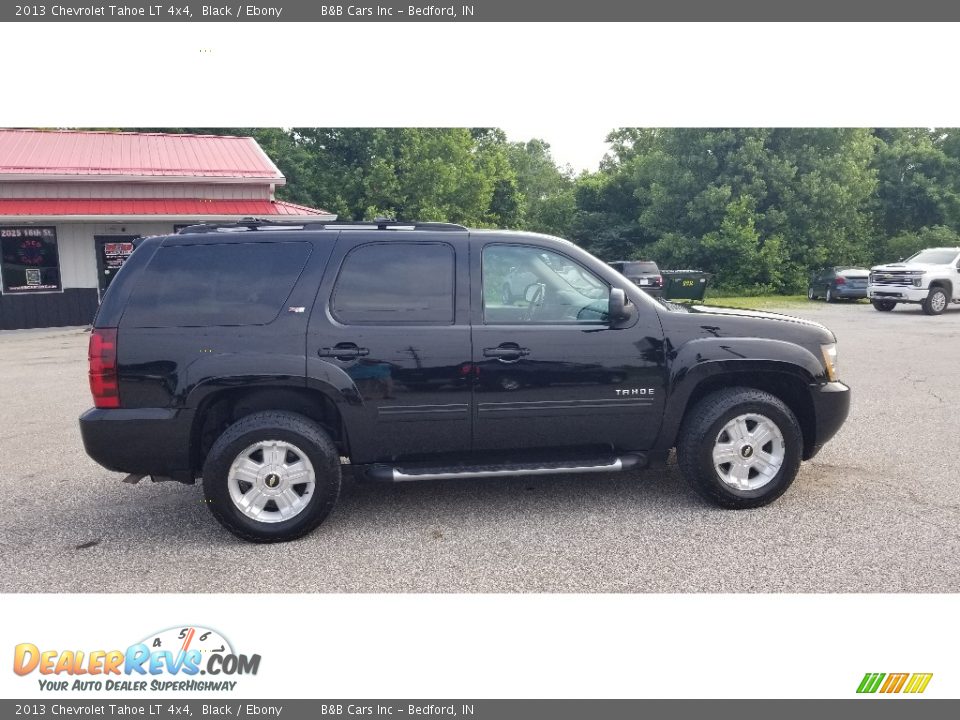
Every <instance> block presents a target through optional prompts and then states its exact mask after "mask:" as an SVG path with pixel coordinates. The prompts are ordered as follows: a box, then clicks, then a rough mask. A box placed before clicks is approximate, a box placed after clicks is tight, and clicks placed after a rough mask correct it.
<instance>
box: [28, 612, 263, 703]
mask: <svg viewBox="0 0 960 720" xmlns="http://www.w3.org/2000/svg"><path fill="white" fill-rule="evenodd" d="M259 669H260V655H257V654H254V655H245V654H241V653H237V652H235V651H234V649H233V645H231V643H230V641H229V640H227V639H226V638H225V637H224V636H223V635H221V634H220V633H218V632H217V631H216V630H211V629H210V628H205V627H199V626H186V627H173V628H168V629H166V630H161V631H160V632H156V633H151V634H150V635H148V636H147V637H145V638H144V639H143V640H140V641H139V642H135V643H133V644H131V645H129V646H127V648H126V649H125V650H99V649H95V650H51V649H46V648H40V647H37V646H36V645H34V644H33V643H20V644H19V645H17V646H16V647H15V648H14V651H13V671H14V672H15V673H16V674H17V675H20V676H30V675H33V674H35V673H36V674H37V675H39V677H37V682H38V683H39V685H40V689H41V690H44V691H52V692H57V691H59V692H64V691H67V692H69V691H84V690H92V691H98V692H102V691H109V692H144V691H151V692H155V691H158V690H173V691H179V692H182V691H191V690H197V691H203V692H210V691H232V690H235V689H236V686H237V683H238V680H235V679H234V678H236V677H238V676H244V675H256V674H257V671H258V670H259ZM200 676H203V677H202V679H201V677H200Z"/></svg>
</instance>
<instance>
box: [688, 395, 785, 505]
mask: <svg viewBox="0 0 960 720" xmlns="http://www.w3.org/2000/svg"><path fill="white" fill-rule="evenodd" d="M802 447H803V434H802V433H801V431H800V426H799V424H798V423H797V419H796V417H795V416H794V414H793V413H792V412H791V411H790V408H788V407H787V406H786V405H785V404H784V403H783V402H782V401H781V400H780V399H778V398H777V397H775V396H773V395H771V394H770V393H767V392H763V391H761V390H755V389H753V388H746V387H733V388H726V389H724V390H718V391H717V392H714V393H711V394H710V395H708V396H706V397H705V398H703V399H702V400H701V401H700V402H698V403H697V404H696V405H695V406H694V407H693V408H692V409H691V410H690V411H689V412H688V413H687V415H686V417H685V419H684V422H683V427H682V428H681V430H680V440H679V442H678V443H677V457H678V461H679V464H680V470H681V471H682V472H683V475H684V477H685V478H686V479H687V482H689V483H690V485H691V486H692V487H693V489H694V490H695V491H696V492H697V493H699V494H700V495H701V496H702V497H704V498H706V499H707V500H709V501H710V502H712V503H714V504H716V505H720V506H721V507H725V508H732V509H745V508H755V507H760V506H762V505H767V504H768V503H771V502H773V501H774V500H776V499H777V498H778V497H780V496H781V495H783V493H784V492H786V490H787V488H788V487H790V484H791V483H792V482H793V480H794V478H795V477H796V476H797V472H798V470H799V469H800V459H801V455H802Z"/></svg>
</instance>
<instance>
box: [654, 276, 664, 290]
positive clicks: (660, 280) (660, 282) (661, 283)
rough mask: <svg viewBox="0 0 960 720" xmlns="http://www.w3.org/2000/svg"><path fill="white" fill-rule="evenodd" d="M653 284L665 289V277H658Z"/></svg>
mask: <svg viewBox="0 0 960 720" xmlns="http://www.w3.org/2000/svg"><path fill="white" fill-rule="evenodd" d="M653 284H654V285H659V286H660V287H663V275H657V276H656V277H655V278H654V279H653Z"/></svg>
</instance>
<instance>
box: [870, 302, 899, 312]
mask: <svg viewBox="0 0 960 720" xmlns="http://www.w3.org/2000/svg"><path fill="white" fill-rule="evenodd" d="M870 302H871V303H873V309H874V310H879V311H880V312H890V311H891V310H893V309H894V308H895V307H896V306H897V301H896V300H871V301H870Z"/></svg>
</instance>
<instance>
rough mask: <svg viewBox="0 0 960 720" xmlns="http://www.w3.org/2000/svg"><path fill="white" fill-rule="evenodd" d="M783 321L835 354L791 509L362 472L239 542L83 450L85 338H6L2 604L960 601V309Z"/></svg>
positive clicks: (652, 474)
mask: <svg viewBox="0 0 960 720" xmlns="http://www.w3.org/2000/svg"><path fill="white" fill-rule="evenodd" d="M790 312H792V313H793V314H798V315H801V316H803V317H807V318H810V319H813V320H817V321H820V322H823V323H824V324H826V325H827V326H828V327H830V328H831V329H833V330H834V332H835V333H836V334H837V337H838V339H839V341H840V374H841V377H842V379H844V380H845V381H846V382H847V383H848V384H850V385H851V386H852V387H853V392H854V396H853V408H852V411H851V416H850V418H849V420H848V421H847V423H846V425H845V426H844V427H843V429H842V430H841V431H840V434H839V435H838V436H837V437H836V438H835V439H834V440H833V441H832V442H831V443H830V444H828V445H827V446H826V448H825V449H824V450H823V452H821V454H820V455H819V456H818V457H817V458H815V459H814V460H813V461H811V462H808V463H805V464H804V466H803V467H802V469H801V472H800V476H799V478H798V479H797V481H796V482H795V483H794V485H793V487H792V488H791V489H790V490H789V491H788V492H787V494H786V495H785V496H784V497H783V498H781V499H780V500H779V501H778V502H777V503H775V504H774V505H772V506H770V507H766V508H761V509H758V510H751V511H741V512H732V511H725V510H719V509H716V508H713V507H711V506H708V505H706V504H705V503H703V502H701V501H700V500H699V499H698V498H697V496H695V495H694V494H693V493H692V492H691V491H689V490H688V489H687V487H686V485H685V484H684V483H683V481H682V479H681V477H680V475H679V472H678V471H677V468H676V465H675V464H673V463H672V462H671V463H670V464H669V465H668V466H667V467H666V468H665V469H660V470H653V471H647V472H640V473H631V474H622V475H611V476H608V477H602V476H597V475H587V476H583V477H571V476H563V477H555V478H536V479H514V480H497V481H490V480H485V481H484V480H463V481H453V482H445V483H436V482H431V483H410V484H404V485H397V486H392V485H368V484H358V483H355V482H352V481H349V482H348V484H347V486H346V487H345V490H344V493H343V496H342V500H341V502H340V504H339V506H338V507H337V509H336V510H335V511H334V513H333V515H331V517H330V518H329V519H328V520H327V522H326V523H325V524H324V525H322V526H321V527H320V528H319V529H318V530H317V531H316V532H314V533H313V534H311V535H309V536H308V537H306V538H304V539H303V540H300V541H297V542H294V543H288V544H284V545H275V546H257V545H250V544H247V543H244V542H241V541H239V540H236V539H234V538H233V536H231V535H229V534H228V533H227V532H225V531H224V530H222V529H221V528H220V526H219V525H218V524H217V523H216V522H215V521H214V520H213V518H212V516H211V515H210V514H209V512H208V511H207V509H206V508H205V507H204V506H203V504H202V502H201V500H202V495H201V491H200V488H199V487H198V486H181V485H179V484H175V483H158V484H152V483H150V482H148V481H144V482H142V483H140V484H139V485H136V486H131V485H126V484H123V483H121V482H120V479H121V476H120V475H118V474H116V473H111V472H107V471H106V470H103V469H102V468H100V467H99V466H97V465H96V464H95V463H94V462H93V461H92V460H90V459H89V458H87V456H86V455H85V454H84V452H83V447H82V445H81V442H80V436H79V431H78V428H77V422H76V419H77V416H78V415H79V414H80V413H81V412H82V411H83V410H84V409H85V408H86V407H88V405H89V402H90V401H89V397H88V390H87V383H86V361H85V355H86V343H87V337H88V336H87V335H86V333H84V332H83V331H81V330H77V329H60V330H46V331H27V332H8V333H0V378H2V382H0V420H2V422H0V483H2V492H3V497H6V498H7V504H6V509H5V512H3V513H2V514H0V542H2V545H3V557H4V562H3V563H2V564H0V591H5V592H19V591H23V592H27V591H29V592H65V591H70V592H97V591H104V592H164V591H170V592H177V591H195V592H207V591H209V592H222V591H226V592H266V591H274V592H287V591H289V592H325V591H370V592H377V591H385V592H392V591H407V592H453V591H457V592H536V591H545V592H553V591H569V592H610V591H613V592H688V591H702V592H744V591H755V592H856V591H863V592H921V591H922V592H957V591H958V590H960V490H958V472H957V455H958V452H960V443H958V440H957V437H958V435H957V418H958V415H957V393H958V390H957V388H960V362H958V361H957V358H958V357H960V311H958V310H948V311H947V313H945V314H944V315H943V316H940V317H927V316H925V315H923V314H922V313H921V312H920V310H919V308H912V307H911V308H906V309H904V308H898V309H897V310H896V311H894V312H893V313H878V312H876V311H874V310H873V309H872V308H871V307H870V306H869V305H866V304H858V305H829V306H828V305H826V304H824V303H811V304H810V305H809V306H804V307H801V308H794V309H791V310H790Z"/></svg>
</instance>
